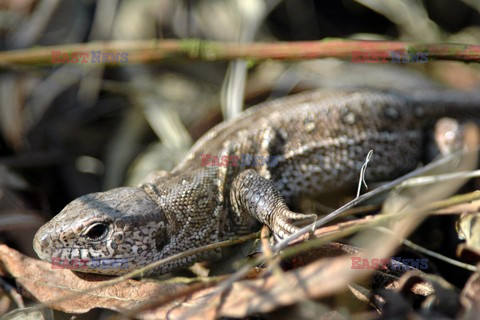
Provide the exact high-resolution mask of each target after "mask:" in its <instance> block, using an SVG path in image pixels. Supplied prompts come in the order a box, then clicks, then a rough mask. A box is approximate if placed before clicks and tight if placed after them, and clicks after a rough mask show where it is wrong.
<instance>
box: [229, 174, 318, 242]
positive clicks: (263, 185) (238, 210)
mask: <svg viewBox="0 0 480 320" xmlns="http://www.w3.org/2000/svg"><path fill="white" fill-rule="evenodd" d="M230 200H231V204H232V209H233V211H234V213H235V215H236V217H235V218H236V219H237V221H239V222H240V221H246V220H247V219H251V217H254V218H255V219H256V220H258V221H260V222H262V223H264V224H266V225H267V226H268V227H269V228H270V229H271V230H272V231H273V232H274V233H275V235H276V236H278V237H280V238H285V237H286V236H288V235H290V234H292V233H294V232H295V231H296V230H298V228H297V227H296V226H295V225H293V224H292V222H293V221H304V220H309V222H313V221H314V219H316V217H317V216H316V215H315V214H301V213H296V212H292V211H290V210H289V209H288V207H287V204H286V203H285V200H284V199H283V197H282V195H281V194H280V192H279V191H278V190H277V189H276V188H275V185H274V184H273V183H272V181H271V180H268V179H265V178H264V177H262V176H261V175H260V174H258V172H256V171H255V170H253V169H247V170H245V171H243V172H242V173H240V174H239V175H238V176H237V177H236V178H235V180H234V181H233V184H232V188H231V190H230Z"/></svg>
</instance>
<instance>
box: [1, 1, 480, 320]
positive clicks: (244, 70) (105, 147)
mask: <svg viewBox="0 0 480 320" xmlns="http://www.w3.org/2000/svg"><path fill="white" fill-rule="evenodd" d="M479 12H480V1H477V0H429V1H427V0H425V1H422V0H389V1H385V0H378V1H375V0H357V1H353V0H342V1H340V0H317V1H315V0H284V1H281V0H158V1H146V0H123V1H122V0H100V1H88V0H83V1H81V0H79V1H74V0H70V1H61V0H40V1H36V0H10V1H0V37H1V50H15V49H26V48H32V47H39V46H50V45H61V44H71V43H82V42H92V41H104V40H139V39H164V38H165V39H182V38H200V39H211V40H220V41H238V42H246V43H248V42H252V41H270V42H274V41H294V40H320V39H324V38H326V37H339V38H350V39H379V40H381V39H386V40H388V39H390V40H401V41H418V42H454V43H455V42H456V43H466V44H478V43H479V42H480V41H479V40H480V28H479V25H480V14H479ZM479 82H480V72H479V67H478V65H474V64H472V65H469V64H465V63H458V62H446V61H437V62H428V63H423V64H415V63H412V64H392V63H388V64H373V63H370V64H353V63H351V62H349V61H341V60H337V59H322V60H310V61H296V62H277V61H273V60H271V61H267V62H262V63H251V62H248V61H247V62H245V61H232V62H228V61H210V62H201V61H189V60H186V59H173V58H171V59H165V60H163V61H161V62H160V63H155V64H153V63H151V64H140V63H128V62H126V63H121V64H118V65H117V66H113V67H112V66H109V67H106V66H104V65H101V64H92V63H85V64H51V65H41V66H38V65H37V66H15V65H7V66H5V65H3V66H2V69H1V72H0V243H6V244H8V245H9V246H10V247H13V248H16V249H18V250H20V251H21V252H23V253H26V254H28V255H30V256H35V255H34V253H33V250H32V239H33V236H34V234H35V232H36V230H37V229H38V227H39V226H40V225H41V224H43V223H44V222H45V221H47V220H48V219H50V218H51V217H52V216H54V215H55V214H56V213H58V212H59V211H60V210H61V209H62V208H63V206H65V205H66V204H67V203H68V202H70V201H71V200H73V199H74V198H76V197H78V196H80V195H83V194H86V193H90V192H96V191H101V190H105V189H109V188H114V187H117V186H121V185H136V184H137V183H138V182H139V181H141V180H142V179H143V178H144V177H145V176H146V174H147V173H149V172H150V171H151V170H154V169H164V170H169V169H171V168H172V167H173V166H174V165H175V164H176V163H177V162H178V161H179V159H181V158H182V157H183V155H184V154H185V152H187V151H188V149H189V148H190V146H191V145H192V143H193V142H195V140H197V139H198V138H199V137H200V136H201V135H202V134H203V133H205V132H206V131H208V130H209V129H210V128H211V127H212V126H214V125H215V124H217V123H219V122H221V121H222V120H223V119H226V118H229V117H233V116H235V115H236V114H237V113H238V112H240V111H241V110H242V109H244V108H247V107H248V106H251V105H252V104H255V103H258V102H261V101H264V100H267V99H272V98H275V97H279V96H283V95H287V94H290V93H295V92H299V91H303V90H308V89H315V88H321V87H339V86H340V87H351V86H374V87H382V88H393V89H408V88H418V87H439V86H447V87H454V88H459V89H465V90H475V89H476V88H478V84H479ZM423 236H424V237H425V238H426V239H424V240H425V241H426V246H427V247H429V248H430V249H433V250H435V249H439V248H440V247H442V246H443V247H444V246H445V239H447V238H449V236H447V235H445V234H444V233H443V231H442V229H441V226H440V225H435V226H434V227H433V228H430V229H429V232H428V233H427V234H424V235H423ZM447 246H450V245H447ZM451 246H452V248H454V247H455V244H451ZM447 249H448V248H447ZM458 277H460V278H459V279H457V281H461V280H462V279H463V278H462V277H461V275H459V276H458ZM0 311H1V310H0Z"/></svg>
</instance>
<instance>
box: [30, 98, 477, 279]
mask: <svg viewBox="0 0 480 320" xmlns="http://www.w3.org/2000/svg"><path fill="white" fill-rule="evenodd" d="M477 110H480V96H478V95H474V94H467V93H459V92H441V91H427V92H421V91H418V92H414V93H405V92H388V91H378V90H328V91H326V90H322V91H315V92H307V93H302V94H298V95H295V96H291V97H287V98H282V99H277V100H274V101H271V102H266V103H263V104H261V105H258V106H256V107H253V108H251V109H249V110H247V111H246V112H244V113H243V114H242V115H241V116H239V117H237V118H234V119H231V120H229V121H226V122H224V123H222V124H219V125H218V126H216V127H214V128H213V129H211V130H210V131H209V132H208V133H207V134H206V135H204V136H203V137H202V138H200V139H199V141H197V143H196V144H195V145H194V146H193V147H192V149H191V150H190V152H189V153H188V155H187V156H186V157H185V159H184V160H183V161H182V162H181V163H180V164H178V165H177V166H176V167H175V168H174V169H173V170H172V171H171V172H170V173H167V172H163V173H158V174H155V175H153V176H152V177H151V178H149V179H147V180H146V181H145V183H143V184H142V185H141V186H140V187H139V188H129V187H125V188H117V189H113V190H110V191H106V192H100V193H93V194H88V195H85V196H83V197H80V198H78V199H76V200H74V201H73V202H71V203H70V204H69V205H67V206H66V207H65V208H64V209H63V210H62V212H60V213H59V214H58V215H57V216H56V217H54V218H53V219H52V220H51V221H50V222H48V223H47V224H46V225H44V226H43V227H42V228H41V229H40V230H39V231H38V233H37V235H36V237H35V240H34V248H35V251H36V252H37V254H38V255H39V256H40V258H41V259H43V260H46V261H51V259H52V258H53V257H60V258H62V259H69V260H71V259H91V258H115V259H117V258H118V259H127V260H128V261H129V264H128V268H126V269H103V270H99V269H94V270H93V269H92V268H90V267H88V268H87V269H84V270H80V271H85V272H97V273H108V274H122V273H125V272H127V271H131V270H132V269H136V268H138V267H141V266H144V265H146V264H148V263H151V262H153V261H156V260H159V259H162V258H164V257H167V256H170V255H173V254H176V253H179V252H183V251H186V250H188V249H192V248H196V247H200V246H203V245H206V244H209V243H213V242H217V241H220V240H223V239H226V238H228V237H231V236H233V235H240V234H245V233H247V232H251V231H252V230H256V229H258V226H259V225H260V224H259V222H260V223H265V224H267V225H268V226H269V227H270V228H271V229H272V230H273V231H274V233H275V234H276V235H277V236H279V237H285V236H286V235H289V234H291V233H292V232H294V231H295V230H297V228H296V227H295V226H294V223H293V222H294V221H296V220H300V221H305V220H309V219H311V218H312V215H304V214H299V213H294V212H292V211H290V210H289V209H288V207H287V204H288V205H291V204H294V203H295V202H296V201H297V200H298V199H299V198H300V197H302V196H308V197H315V196H318V195H320V194H325V193H327V192H330V191H335V190H338V189H341V188H344V187H348V186H352V185H354V184H356V183H357V181H358V176H359V172H360V168H361V167H362V165H363V163H364V161H365V157H366V155H367V153H368V152H369V151H370V150H373V151H374V157H373V158H372V160H371V162H370V164H369V168H368V170H367V172H366V176H365V178H366V180H367V181H379V180H386V179H390V178H394V177H398V176H400V175H402V174H404V173H407V172H408V171H410V170H412V169H413V168H415V166H416V165H417V164H418V163H419V161H420V159H421V157H422V153H423V151H422V150H423V148H422V144H423V141H424V129H425V127H426V126H428V124H429V123H431V122H432V121H433V120H435V119H438V118H440V117H443V116H453V117H455V116H460V115H464V114H467V113H470V114H474V113H475V112H478V111H477ZM205 154H210V155H212V156H218V158H219V159H222V158H221V157H222V156H228V157H237V156H238V157H240V156H241V155H245V154H248V155H255V156H259V157H260V158H261V159H274V162H270V164H271V165H265V164H264V165H254V166H252V165H250V166H242V165H234V163H233V162H235V161H233V162H232V161H230V162H229V163H228V165H225V166H205V165H204V164H205V163H203V165H202V160H203V159H202V155H205ZM230 159H232V158H230ZM256 164H258V163H256ZM219 257H221V252H220V251H211V252H207V253H205V254H202V255H197V256H191V257H188V258H185V259H183V260H179V261H174V262H172V263H170V264H167V265H164V266H162V267H160V268H157V269H155V270H153V271H152V272H151V274H161V273H166V272H169V271H171V270H174V269H179V268H184V267H188V266H189V265H191V264H193V263H194V262H196V261H201V260H207V259H217V258H219Z"/></svg>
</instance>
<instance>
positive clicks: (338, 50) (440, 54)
mask: <svg viewBox="0 0 480 320" xmlns="http://www.w3.org/2000/svg"><path fill="white" fill-rule="evenodd" d="M52 51H60V52H61V53H67V54H71V53H74V52H77V53H83V52H86V53H90V52H91V51H101V52H102V54H103V53H127V54H128V61H127V63H147V62H155V61H161V60H164V59H170V58H189V59H200V60H208V61H215V60H234V59H250V60H266V59H279V60H305V59H318V58H339V59H352V58H355V57H357V56H358V54H359V53H361V54H362V55H366V56H371V55H376V56H377V57H378V55H382V57H385V59H383V60H382V61H379V60H377V61H368V62H377V63H379V62H388V61H390V60H391V59H392V52H395V53H396V55H397V56H398V54H408V53H409V52H417V53H419V52H422V53H427V54H428V59H429V60H433V59H437V60H456V61H466V62H479V61H480V46H478V45H469V44H451V43H442V44H431V43H429V44H426V43H413V42H398V41H362V40H344V39H332V38H329V39H325V40H321V41H297V42H271V43H267V42H256V43H249V44H244V43H232V42H220V41H206V40H200V39H181V40H140V41H108V42H105V41H96V42H88V43H77V44H68V45H55V46H45V47H36V48H29V49H22V50H12V51H3V52H0V66H9V65H12V64H17V65H36V64H48V65H50V64H52ZM80 60H82V59H80ZM89 62H90V61H89ZM97 64H109V65H119V63H115V62H106V63H103V62H97ZM120 64H121V63H120ZM78 65H80V66H81V65H85V63H78Z"/></svg>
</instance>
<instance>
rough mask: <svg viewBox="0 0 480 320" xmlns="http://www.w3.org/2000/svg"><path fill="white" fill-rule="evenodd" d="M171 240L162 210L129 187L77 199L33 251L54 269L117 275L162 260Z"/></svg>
mask: <svg viewBox="0 0 480 320" xmlns="http://www.w3.org/2000/svg"><path fill="white" fill-rule="evenodd" d="M165 237H166V221H165V216H164V214H163V212H162V211H161V209H160V208H159V206H158V204H157V203H156V202H155V201H154V200H152V199H151V198H150V197H149V196H148V194H147V193H146V192H145V191H144V190H143V189H141V188H130V187H124V188H117V189H113V190H110V191H106V192H98V193H91V194H87V195H85V196H82V197H80V198H77V199H75V200H74V201H72V202H71V203H69V204H68V205H67V206H66V207H65V208H64V209H63V210H62V211H61V212H60V213H59V214H58V215H56V216H55V217H54V218H53V219H52V220H50V221H49V222H48V223H47V224H45V225H44V226H42V227H41V228H40V229H39V230H38V232H37V234H36V235H35V239H34V245H33V247H34V250H35V252H36V253H37V255H38V256H39V257H40V258H41V259H42V260H45V261H47V262H52V267H54V266H55V267H58V268H68V269H73V270H75V271H82V272H90V273H101V274H114V275H117V274H124V273H127V272H129V271H132V270H134V269H137V268H139V267H141V266H143V265H146V264H148V263H150V262H152V261H154V260H156V259H155V257H154V255H155V253H156V252H158V251H159V250H160V247H163V245H164V244H165V243H164V242H165Z"/></svg>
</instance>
